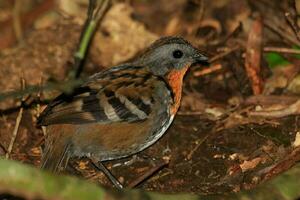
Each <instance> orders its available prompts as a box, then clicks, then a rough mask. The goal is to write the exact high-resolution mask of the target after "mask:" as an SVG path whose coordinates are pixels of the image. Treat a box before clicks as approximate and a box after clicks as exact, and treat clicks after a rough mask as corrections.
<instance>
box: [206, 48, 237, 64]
mask: <svg viewBox="0 0 300 200" xmlns="http://www.w3.org/2000/svg"><path fill="white" fill-rule="evenodd" d="M238 49H240V47H239V46H235V47H233V48H231V49H228V50H227V51H224V52H222V53H220V54H217V55H215V56H214V57H212V58H211V59H209V61H208V62H209V63H212V62H215V61H217V60H219V59H221V58H223V57H225V56H227V55H229V54H231V53H233V52H235V51H236V50H238Z"/></svg>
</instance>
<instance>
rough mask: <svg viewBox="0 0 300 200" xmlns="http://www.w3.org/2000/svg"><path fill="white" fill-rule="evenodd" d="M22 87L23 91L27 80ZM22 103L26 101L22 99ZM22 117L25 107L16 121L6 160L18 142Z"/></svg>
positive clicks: (22, 81)
mask: <svg viewBox="0 0 300 200" xmlns="http://www.w3.org/2000/svg"><path fill="white" fill-rule="evenodd" d="M21 87H22V89H24V88H25V80H24V79H23V78H22V79H21ZM21 101H22V104H23V102H24V99H22V100H21ZM22 116H23V107H21V108H20V110H19V114H18V116H17V119H16V124H15V127H14V130H13V134H12V138H11V140H10V143H9V146H8V149H7V152H6V154H5V158H6V159H8V158H9V156H10V154H11V151H12V149H13V146H14V143H15V141H16V137H17V134H18V130H19V127H20V122H21V120H22Z"/></svg>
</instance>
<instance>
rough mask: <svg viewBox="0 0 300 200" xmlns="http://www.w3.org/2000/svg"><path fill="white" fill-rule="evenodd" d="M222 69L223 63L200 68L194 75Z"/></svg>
mask: <svg viewBox="0 0 300 200" xmlns="http://www.w3.org/2000/svg"><path fill="white" fill-rule="evenodd" d="M221 69H222V65H221V64H216V65H213V66H210V67H209V68H205V69H203V70H200V71H195V72H194V73H193V75H194V76H195V77H199V76H204V75H207V74H210V73H213V72H215V71H219V70H221Z"/></svg>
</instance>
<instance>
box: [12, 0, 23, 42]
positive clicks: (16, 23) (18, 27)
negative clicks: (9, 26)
mask: <svg viewBox="0 0 300 200" xmlns="http://www.w3.org/2000/svg"><path fill="white" fill-rule="evenodd" d="M22 5H23V4H22V1H21V0H15V5H14V8H13V27H14V32H15V35H16V38H17V40H18V42H20V41H21V40H22V38H23V31H22V24H21V20H20V11H21V6H22Z"/></svg>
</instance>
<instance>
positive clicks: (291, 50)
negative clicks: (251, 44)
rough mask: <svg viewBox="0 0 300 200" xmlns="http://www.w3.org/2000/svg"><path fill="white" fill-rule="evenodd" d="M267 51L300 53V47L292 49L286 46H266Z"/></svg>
mask: <svg viewBox="0 0 300 200" xmlns="http://www.w3.org/2000/svg"><path fill="white" fill-rule="evenodd" d="M264 51H265V52H277V53H288V54H300V49H290V48H284V47H264Z"/></svg>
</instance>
